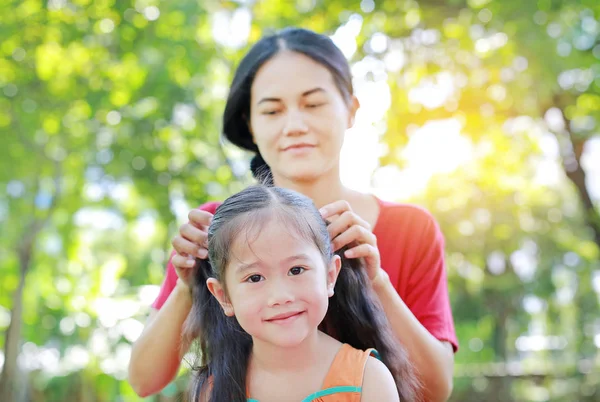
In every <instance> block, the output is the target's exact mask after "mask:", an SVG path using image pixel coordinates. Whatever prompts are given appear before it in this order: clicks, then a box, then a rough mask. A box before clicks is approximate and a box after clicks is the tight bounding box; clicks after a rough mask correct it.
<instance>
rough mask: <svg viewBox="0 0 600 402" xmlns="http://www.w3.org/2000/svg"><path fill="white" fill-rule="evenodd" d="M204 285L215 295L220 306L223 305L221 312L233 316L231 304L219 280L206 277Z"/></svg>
mask: <svg viewBox="0 0 600 402" xmlns="http://www.w3.org/2000/svg"><path fill="white" fill-rule="evenodd" d="M206 287H207V288H208V291H209V292H210V293H211V294H212V295H213V296H214V297H215V299H217V301H218V302H219V304H220V305H221V307H223V312H224V313H225V315H226V316H227V317H233V316H234V315H235V313H234V311H233V305H232V304H231V303H230V302H229V300H228V298H227V294H226V293H225V289H224V288H223V285H221V282H219V281H218V280H216V279H215V278H208V279H207V280H206Z"/></svg>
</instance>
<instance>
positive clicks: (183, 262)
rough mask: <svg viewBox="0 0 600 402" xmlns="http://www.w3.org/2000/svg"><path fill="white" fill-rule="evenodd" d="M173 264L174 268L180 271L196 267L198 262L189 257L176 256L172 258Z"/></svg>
mask: <svg viewBox="0 0 600 402" xmlns="http://www.w3.org/2000/svg"><path fill="white" fill-rule="evenodd" d="M171 263H172V264H173V266H175V267H177V268H179V269H188V268H193V267H194V265H195V264H196V260H195V259H194V258H192V257H189V256H185V255H181V254H175V255H174V256H173V258H171Z"/></svg>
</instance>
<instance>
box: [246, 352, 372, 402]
mask: <svg viewBox="0 0 600 402" xmlns="http://www.w3.org/2000/svg"><path fill="white" fill-rule="evenodd" d="M371 355H373V356H375V357H379V356H378V353H377V351H376V350H375V349H368V350H366V351H363V350H359V349H355V348H353V347H352V346H350V345H348V344H343V345H342V347H341V348H340V350H339V352H338V353H337V355H336V356H335V359H334V360H333V363H332V364H331V367H330V368H329V371H328V372H327V375H326V376H325V381H323V389H322V390H320V391H318V392H315V393H314V394H312V395H309V396H307V397H306V398H304V399H303V400H302V402H360V397H361V394H362V384H363V376H364V372H365V365H366V363H367V359H368V358H369V356H371ZM248 402H259V401H258V400H256V399H251V398H249V399H248Z"/></svg>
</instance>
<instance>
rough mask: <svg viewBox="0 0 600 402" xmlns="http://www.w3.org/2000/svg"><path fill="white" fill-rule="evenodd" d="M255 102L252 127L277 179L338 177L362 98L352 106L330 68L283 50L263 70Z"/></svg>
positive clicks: (254, 87) (257, 81)
mask: <svg viewBox="0 0 600 402" xmlns="http://www.w3.org/2000/svg"><path fill="white" fill-rule="evenodd" d="M250 101H251V107H250V110H251V112H250V131H251V132H252V136H253V140H254V142H255V143H256V145H257V147H258V149H259V150H260V153H261V155H262V157H263V159H264V160H265V161H266V162H267V164H268V165H269V166H270V167H271V171H272V172H273V177H274V179H275V181H276V182H277V181H278V180H280V179H285V180H291V181H311V180H315V179H317V178H319V177H321V176H323V175H325V174H328V173H335V174H338V175H339V158H340V151H341V148H342V143H343V139H344V133H345V131H346V129H348V128H349V127H350V126H351V125H352V120H353V118H354V114H355V112H356V108H357V107H358V102H356V100H355V99H353V101H352V102H351V104H348V102H347V101H346V100H345V99H344V98H343V97H342V94H341V93H340V90H339V89H338V88H337V86H336V84H335V82H334V78H333V76H332V75H331V73H330V72H329V70H328V69H327V68H326V67H324V66H323V65H321V64H319V63H317V62H316V61H314V60H312V59H311V58H309V57H307V56H305V55H303V54H300V53H296V52H291V51H283V52H281V53H279V54H277V55H276V56H275V57H273V58H272V59H271V60H269V61H268V62H266V63H265V64H264V65H263V66H262V67H261V68H260V69H259V70H258V72H257V74H256V76H255V79H254V82H253V84H252V91H251V100H250Z"/></svg>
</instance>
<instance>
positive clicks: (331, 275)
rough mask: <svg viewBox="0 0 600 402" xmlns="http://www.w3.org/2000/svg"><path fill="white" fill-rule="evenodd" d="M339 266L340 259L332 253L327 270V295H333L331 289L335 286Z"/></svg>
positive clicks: (340, 263)
mask: <svg viewBox="0 0 600 402" xmlns="http://www.w3.org/2000/svg"><path fill="white" fill-rule="evenodd" d="M341 267H342V259H341V258H340V256H339V255H334V256H333V259H332V260H331V263H330V264H329V269H328V270H327V295H328V296H329V297H331V296H333V289H334V288H335V282H336V281H337V278H338V275H339V274H340V268H341Z"/></svg>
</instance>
